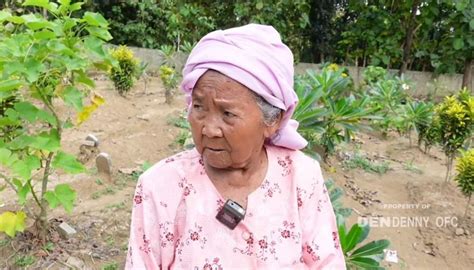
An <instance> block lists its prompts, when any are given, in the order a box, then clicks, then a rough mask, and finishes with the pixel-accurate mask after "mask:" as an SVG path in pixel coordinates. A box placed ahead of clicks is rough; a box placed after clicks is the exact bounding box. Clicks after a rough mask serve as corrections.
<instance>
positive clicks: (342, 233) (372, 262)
mask: <svg viewBox="0 0 474 270" xmlns="http://www.w3.org/2000/svg"><path fill="white" fill-rule="evenodd" d="M369 231H370V227H369V226H368V225H364V226H361V225H359V224H358V223H355V224H354V225H352V227H351V228H350V230H349V231H347V229H346V225H345V221H344V220H343V219H341V218H339V219H338V233H339V240H340V241H341V247H342V252H343V253H344V258H345V260H346V267H347V269H384V268H383V267H380V261H381V260H382V259H383V250H384V249H386V248H388V246H389V245H390V242H389V241H388V240H385V239H383V240H375V241H371V242H369V243H367V244H365V245H362V246H359V247H358V245H359V244H360V243H362V242H363V241H364V240H365V239H366V238H367V236H368V235H369Z"/></svg>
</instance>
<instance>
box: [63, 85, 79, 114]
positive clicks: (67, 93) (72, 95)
mask: <svg viewBox="0 0 474 270" xmlns="http://www.w3.org/2000/svg"><path fill="white" fill-rule="evenodd" d="M82 98H83V96H82V93H81V91H79V90H77V88H75V87H73V86H67V87H66V89H64V101H65V102H66V104H68V105H71V106H73V107H74V109H76V111H81V110H82V108H83V105H82Z"/></svg>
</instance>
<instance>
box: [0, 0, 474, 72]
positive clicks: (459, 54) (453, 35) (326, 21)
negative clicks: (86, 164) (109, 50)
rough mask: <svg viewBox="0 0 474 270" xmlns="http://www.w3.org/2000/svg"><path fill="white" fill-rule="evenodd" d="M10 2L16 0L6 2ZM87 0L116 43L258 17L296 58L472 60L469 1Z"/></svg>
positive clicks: (439, 68) (153, 43) (179, 40)
mask: <svg viewBox="0 0 474 270" xmlns="http://www.w3.org/2000/svg"><path fill="white" fill-rule="evenodd" d="M9 2H17V1H15V0H9V1H6V4H4V5H8V3H9ZM86 2H87V6H86V8H87V9H89V10H93V11H96V12H100V13H101V14H103V15H104V17H105V18H106V19H107V20H108V21H109V22H110V32H111V33H112V36H113V37H114V39H113V40H112V43H114V44H117V45H121V44H125V45H130V46H138V47H144V48H160V47H161V46H163V45H172V46H174V47H175V48H176V49H178V50H179V49H180V47H181V46H182V45H183V44H185V43H187V44H195V43H196V42H197V41H198V40H199V39H200V38H201V37H202V36H203V35H205V34H206V33H208V32H209V31H212V30H216V29H223V28H228V27H234V26H239V25H244V24H247V23H250V22H257V23H264V24H271V25H273V26H274V27H275V28H276V29H277V30H278V31H279V32H280V33H281V35H282V38H283V40H284V42H286V43H287V44H288V45H289V46H290V48H291V49H292V50H293V52H294V53H295V61H304V62H314V63H320V62H335V63H342V64H347V65H357V66H368V65H375V66H381V67H384V68H395V69H399V68H401V67H402V65H403V64H404V63H405V64H406V67H407V69H409V70H419V71H432V72H435V73H436V74H440V73H454V72H459V73H463V72H465V71H466V70H470V68H471V66H472V52H473V51H474V35H473V34H472V33H473V31H474V1H473V0H425V1H421V0H407V1H392V0H368V1H360V0H296V1H290V0H250V1H243V0H229V1H215V0H210V1H202V0H195V1H183V0H162V1H158V0H142V1H137V0H123V1H114V0H103V1H102V0H101V1H98V0H88V1H86ZM0 5H1V4H0ZM10 5H12V4H10ZM409 40H410V41H409ZM405 53H406V54H407V55H406V57H405V58H404V54H405Z"/></svg>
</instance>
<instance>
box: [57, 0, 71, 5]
mask: <svg viewBox="0 0 474 270" xmlns="http://www.w3.org/2000/svg"><path fill="white" fill-rule="evenodd" d="M59 3H60V4H61V5H65V6H69V5H70V4H71V0H59Z"/></svg>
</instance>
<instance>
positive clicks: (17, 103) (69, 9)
mask: <svg viewBox="0 0 474 270" xmlns="http://www.w3.org/2000/svg"><path fill="white" fill-rule="evenodd" d="M59 2H60V5H58V4H56V3H53V2H49V1H48V0H26V1H24V3H23V6H28V7H30V6H31V7H34V8H37V9H39V10H44V11H46V13H47V15H48V16H47V17H43V12H42V13H41V14H40V13H30V14H25V15H22V16H16V15H14V14H12V13H11V12H10V11H9V10H2V11H0V38H1V40H2V42H1V43H0V55H1V56H2V57H0V74H2V77H0V101H1V102H2V103H3V101H4V100H5V99H9V100H10V102H11V99H10V97H12V96H13V97H15V99H14V101H13V104H11V103H10V105H8V106H6V108H5V110H3V109H2V111H3V113H2V114H1V115H0V127H1V128H2V132H4V131H5V130H6V129H5V127H15V128H16V129H18V132H13V133H9V136H4V134H2V136H1V138H0V165H1V166H2V167H1V170H0V179H1V180H2V181H4V182H6V184H7V185H9V186H10V187H11V188H12V189H13V190H14V191H15V192H16V193H17V195H18V202H19V206H20V207H21V208H22V209H26V211H27V213H28V215H29V216H31V217H33V218H34V219H35V225H36V228H37V229H38V230H37V236H38V237H39V238H40V240H42V242H43V243H44V242H45V241H46V238H47V232H48V230H47V229H48V211H49V208H56V207H57V206H63V207H64V209H65V210H66V211H67V212H71V211H72V208H73V205H74V201H75V197H76V193H75V192H74V190H73V189H72V188H71V187H70V186H69V185H67V184H58V185H56V186H55V187H54V189H51V188H50V187H48V186H50V183H49V179H50V175H51V173H52V172H53V171H54V170H62V171H64V172H66V173H80V172H83V171H84V167H83V166H82V164H81V163H79V162H78V161H77V160H76V158H75V157H74V156H73V155H71V154H68V153H65V152H64V151H62V148H61V138H62V134H63V131H64V130H65V129H67V128H70V127H72V126H73V120H72V119H70V117H69V116H67V117H66V116H64V115H59V114H58V109H57V102H55V101H56V100H57V99H60V100H62V101H63V102H64V103H66V104H67V105H69V107H70V108H74V109H75V110H76V112H77V120H76V123H77V124H80V123H81V122H83V121H85V120H86V119H87V118H88V117H89V116H90V114H91V113H92V112H93V111H94V110H95V109H96V108H97V107H98V106H100V105H101V104H102V103H103V99H102V98H101V97H100V96H99V95H97V94H95V93H94V92H93V91H91V88H93V87H94V82H93V81H92V79H91V78H89V76H88V75H87V71H88V70H89V69H91V68H101V69H103V70H107V69H108V68H109V67H110V66H111V64H112V63H113V60H112V58H111V57H110V55H109V54H108V53H106V51H105V50H104V49H103V47H102V46H103V43H104V42H105V41H107V40H110V39H111V36H110V33H109V32H108V31H107V21H106V20H105V19H104V18H103V17H102V16H101V15H100V14H97V13H92V12H85V13H84V15H83V16H82V17H80V18H77V17H73V16H72V15H71V14H73V13H74V12H75V11H78V10H80V9H81V5H82V3H80V2H78V3H73V4H71V1H69V0H61V1H59ZM86 96H91V104H90V105H87V106H84V105H83V99H84V97H86ZM28 195H31V196H32V197H33V199H34V202H35V204H36V207H35V208H29V207H28V206H27V205H26V201H27V197H28ZM25 218H26V214H25V212H23V211H21V210H19V211H18V212H16V213H13V212H9V211H7V212H4V213H2V215H0V231H4V232H5V233H7V234H8V235H10V236H12V237H13V236H14V235H15V233H16V232H17V231H22V230H23V229H24V227H25Z"/></svg>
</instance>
